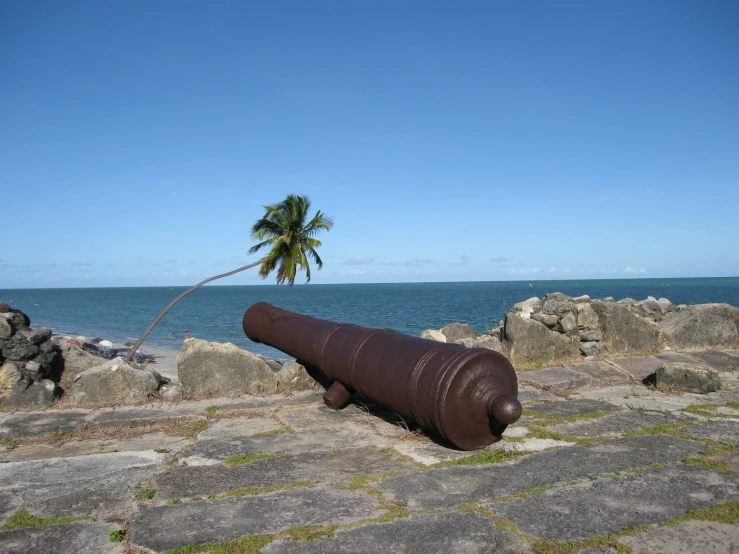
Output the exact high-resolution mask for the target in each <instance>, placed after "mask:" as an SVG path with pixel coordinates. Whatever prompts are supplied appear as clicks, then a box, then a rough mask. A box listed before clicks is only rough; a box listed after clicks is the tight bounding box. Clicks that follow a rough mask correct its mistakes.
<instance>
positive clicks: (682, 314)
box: [3, 304, 739, 357]
mask: <svg viewBox="0 0 739 554" xmlns="http://www.w3.org/2000/svg"><path fill="white" fill-rule="evenodd" d="M660 329H661V330H662V333H663V334H664V336H665V342H666V343H667V345H669V346H670V348H672V349H673V350H683V351H684V350H688V351H689V350H703V349H720V348H736V347H737V346H739V308H735V307H734V306H731V305H729V304H696V305H694V306H686V307H684V308H679V309H677V310H675V311H672V312H670V313H669V314H667V315H666V316H665V318H664V319H663V320H662V322H661V323H660ZM3 352H4V350H3ZM6 357H7V356H6Z"/></svg>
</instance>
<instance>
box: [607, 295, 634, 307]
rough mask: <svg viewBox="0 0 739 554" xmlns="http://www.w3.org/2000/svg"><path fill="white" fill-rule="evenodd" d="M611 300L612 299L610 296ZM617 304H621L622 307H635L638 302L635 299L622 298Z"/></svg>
mask: <svg viewBox="0 0 739 554" xmlns="http://www.w3.org/2000/svg"><path fill="white" fill-rule="evenodd" d="M609 298H611V297H610V296H609ZM604 302H605V300H604ZM616 304H620V305H622V306H633V305H634V304H636V300H634V299H633V298H622V299H621V300H619V301H618V302H616Z"/></svg>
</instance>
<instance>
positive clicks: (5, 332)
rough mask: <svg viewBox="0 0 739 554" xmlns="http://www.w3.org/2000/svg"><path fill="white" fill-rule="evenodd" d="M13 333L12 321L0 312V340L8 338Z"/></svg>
mask: <svg viewBox="0 0 739 554" xmlns="http://www.w3.org/2000/svg"><path fill="white" fill-rule="evenodd" d="M13 333H15V326H14V325H13V321H12V320H11V319H8V318H7V317H5V315H4V314H0V340H8V339H9V338H10V337H12V336H13Z"/></svg>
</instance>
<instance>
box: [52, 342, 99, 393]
mask: <svg viewBox="0 0 739 554" xmlns="http://www.w3.org/2000/svg"><path fill="white" fill-rule="evenodd" d="M60 348H61V355H62V359H63V360H64V364H63V368H62V375H61V380H60V381H59V384H60V385H61V386H62V387H63V388H65V389H66V388H67V387H69V386H70V385H71V384H72V383H73V382H74V378H75V377H77V375H78V374H80V373H82V372H83V371H85V370H87V369H90V368H91V367H95V366H98V365H100V364H101V363H102V362H103V360H102V358H100V357H99V356H95V355H93V354H90V353H89V352H86V351H85V350H83V349H82V348H80V347H79V346H76V345H74V344H62V345H61V347H60Z"/></svg>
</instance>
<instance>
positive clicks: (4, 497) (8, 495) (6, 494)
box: [0, 490, 23, 527]
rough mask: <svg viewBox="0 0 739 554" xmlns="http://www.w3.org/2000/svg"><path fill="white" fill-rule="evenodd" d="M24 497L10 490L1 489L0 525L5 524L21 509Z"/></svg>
mask: <svg viewBox="0 0 739 554" xmlns="http://www.w3.org/2000/svg"><path fill="white" fill-rule="evenodd" d="M21 506H23V499H22V498H21V497H20V496H17V495H15V494H13V493H12V492H10V491H2V490H0V527H2V526H3V525H5V522H6V521H7V519H8V517H10V516H12V515H13V514H14V513H15V512H17V511H18V510H20V508H21Z"/></svg>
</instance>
